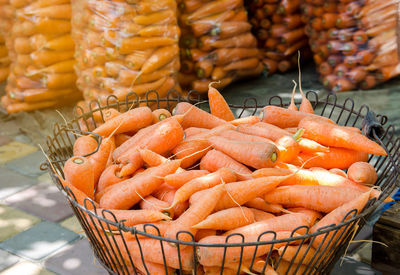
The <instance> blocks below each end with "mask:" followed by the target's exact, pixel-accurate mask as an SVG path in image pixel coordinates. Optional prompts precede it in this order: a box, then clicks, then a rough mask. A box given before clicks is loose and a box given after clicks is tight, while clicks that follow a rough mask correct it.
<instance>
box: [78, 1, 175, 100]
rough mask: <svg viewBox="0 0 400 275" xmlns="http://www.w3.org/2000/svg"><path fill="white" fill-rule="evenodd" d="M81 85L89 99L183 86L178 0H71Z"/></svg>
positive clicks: (79, 86) (160, 92)
mask: <svg viewBox="0 0 400 275" xmlns="http://www.w3.org/2000/svg"><path fill="white" fill-rule="evenodd" d="M72 13H73V20H72V37H73V40H74V41H75V44H76V59H77V64H76V67H75V70H76V73H77V76H78V80H77V86H78V88H79V89H80V90H82V91H83V95H84V98H85V99H86V100H92V99H98V100H100V101H102V100H105V98H107V96H109V95H115V96H116V97H117V98H118V99H119V100H124V99H125V98H126V96H127V95H128V94H129V93H130V92H135V93H136V94H138V95H139V96H144V95H145V93H146V92H147V91H149V90H157V91H158V93H159V94H160V96H161V97H165V96H166V94H167V92H168V91H170V90H172V89H175V90H177V91H179V90H180V88H179V84H178V82H177V73H178V71H179V67H180V60H179V46H178V40H179V36H180V29H179V27H178V24H177V8H176V2H175V0H143V1H134V0H127V1H108V0H73V1H72Z"/></svg>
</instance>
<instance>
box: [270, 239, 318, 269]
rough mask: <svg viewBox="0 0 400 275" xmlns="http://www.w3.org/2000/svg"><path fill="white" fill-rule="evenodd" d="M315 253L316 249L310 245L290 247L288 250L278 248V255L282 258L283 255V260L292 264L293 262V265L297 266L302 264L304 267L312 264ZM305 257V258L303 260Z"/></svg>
mask: <svg viewBox="0 0 400 275" xmlns="http://www.w3.org/2000/svg"><path fill="white" fill-rule="evenodd" d="M284 250H285V251H284ZM283 252H284V253H283ZM315 252H316V251H315V249H314V248H312V247H311V246H310V245H308V244H303V245H302V246H291V245H289V246H287V247H286V249H285V247H280V248H278V253H279V255H280V256H281V255H282V260H284V261H287V262H291V261H292V260H293V263H295V264H299V263H300V262H301V264H304V265H306V264H308V263H310V262H311V260H312V259H313V256H314V254H315ZM304 255H305V257H304V258H303V256H304ZM293 270H295V269H293Z"/></svg>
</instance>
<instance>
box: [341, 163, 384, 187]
mask: <svg viewBox="0 0 400 275" xmlns="http://www.w3.org/2000/svg"><path fill="white" fill-rule="evenodd" d="M347 176H348V178H349V179H350V180H352V181H354V182H356V183H360V184H365V185H374V184H375V182H376V180H377V179H378V175H377V173H376V170H375V167H374V166H372V165H371V164H369V163H368V162H355V163H353V164H352V165H350V167H349V169H348V170H347Z"/></svg>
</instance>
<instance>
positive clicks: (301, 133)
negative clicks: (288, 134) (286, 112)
mask: <svg viewBox="0 0 400 275" xmlns="http://www.w3.org/2000/svg"><path fill="white" fill-rule="evenodd" d="M303 134H304V129H303V128H300V129H299V130H297V132H296V133H295V134H294V135H293V136H292V137H293V139H294V140H295V141H297V142H299V141H300V140H301V137H302V135H303Z"/></svg>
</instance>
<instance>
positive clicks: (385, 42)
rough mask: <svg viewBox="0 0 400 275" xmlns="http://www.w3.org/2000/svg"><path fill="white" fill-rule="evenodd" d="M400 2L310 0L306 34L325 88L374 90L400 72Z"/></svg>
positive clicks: (305, 6) (305, 11)
mask: <svg viewBox="0 0 400 275" xmlns="http://www.w3.org/2000/svg"><path fill="white" fill-rule="evenodd" d="M397 4H398V3H397V1H395V0H387V1H378V0H366V1H347V0H340V1H339V0H336V1H329V2H327V1H324V0H318V1H314V0H307V1H305V3H304V4H303V6H302V11H303V19H304V21H305V22H307V27H306V33H307V35H308V37H309V39H310V41H309V43H310V46H311V49H312V51H313V52H314V61H315V63H316V64H317V66H318V72H319V73H320V75H321V81H322V82H323V84H324V85H325V87H327V88H328V89H331V90H333V91H335V92H341V91H347V90H353V89H357V88H361V89H370V88H372V87H374V86H375V85H377V84H379V83H381V82H384V81H387V80H388V79H390V78H392V77H394V76H396V75H398V74H399V73H400V63H399V57H398V45H397V36H396V27H397V20H398V19H397V13H398V11H397Z"/></svg>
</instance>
